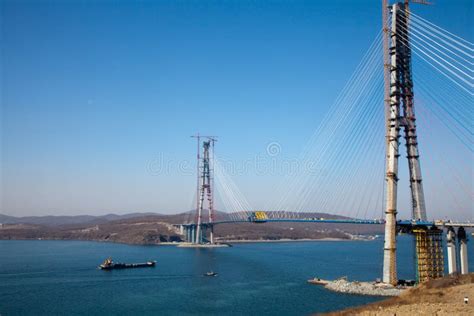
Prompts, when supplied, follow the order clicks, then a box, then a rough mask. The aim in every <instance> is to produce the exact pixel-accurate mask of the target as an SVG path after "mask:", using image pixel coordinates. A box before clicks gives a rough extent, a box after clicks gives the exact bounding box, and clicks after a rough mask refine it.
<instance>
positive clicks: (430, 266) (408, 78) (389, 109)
mask: <svg viewBox="0 0 474 316" xmlns="http://www.w3.org/2000/svg"><path fill="white" fill-rule="evenodd" d="M415 2H418V3H425V2H423V1H421V2H420V1H415ZM425 4H426V3H425ZM390 18H391V19H390ZM409 18H410V10H409V2H408V1H405V2H403V3H402V2H399V3H395V4H393V5H388V4H387V0H384V1H383V26H384V30H383V31H384V72H385V73H384V78H385V99H384V103H385V113H386V114H385V116H386V117H385V119H386V177H385V178H386V205H385V219H386V224H385V242H384V263H383V281H384V282H385V283H390V284H394V285H395V284H396V283H397V281H398V280H397V267H396V265H397V264H396V235H397V221H396V215H397V183H398V160H399V159H398V158H399V156H400V154H399V144H400V136H401V135H400V130H402V129H403V137H404V138H405V146H406V153H407V156H406V157H407V159H408V170H409V179H410V191H411V206H412V214H411V216H412V219H414V220H421V221H426V220H427V217H426V207H425V197H424V193H423V184H422V176H421V168H420V160H419V159H420V154H419V149H418V140H417V133H416V117H415V110H414V102H413V80H412V65H411V47H410V32H409V30H410V19H409ZM389 20H391V24H390V25H389V23H388V21H389ZM421 230H423V229H417V230H413V231H411V232H410V233H413V234H415V241H416V249H417V258H418V260H417V268H418V273H417V275H419V276H425V275H426V276H429V277H437V276H439V274H440V273H441V275H442V270H441V271H439V269H442V264H441V267H439V265H440V261H439V260H440V259H439V258H440V255H441V256H442V248H441V242H440V236H441V231H434V230H433V231H431V230H430V231H423V232H422V231H421ZM441 260H442V258H441ZM441 262H442V261H441Z"/></svg>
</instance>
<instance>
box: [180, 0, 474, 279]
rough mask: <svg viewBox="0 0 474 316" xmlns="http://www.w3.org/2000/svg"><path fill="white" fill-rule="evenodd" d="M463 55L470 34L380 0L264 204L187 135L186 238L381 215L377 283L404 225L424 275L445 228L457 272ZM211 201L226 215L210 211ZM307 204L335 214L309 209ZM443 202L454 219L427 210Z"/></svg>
mask: <svg viewBox="0 0 474 316" xmlns="http://www.w3.org/2000/svg"><path fill="white" fill-rule="evenodd" d="M413 2H418V3H420V2H421V3H425V2H424V1H413ZM473 61H474V45H473V43H471V42H470V41H468V40H466V39H464V38H462V37H461V36H458V35H456V34H454V33H452V32H450V31H448V30H446V29H444V28H442V27H440V26H438V25H436V24H434V23H432V22H430V21H428V20H427V19H425V18H423V17H421V16H419V15H417V14H415V13H413V12H411V11H410V7H409V2H408V1H405V2H403V3H402V2H400V3H394V4H390V5H389V4H388V3H387V1H383V24H382V29H381V30H380V31H379V32H378V34H377V35H376V36H375V38H374V40H373V41H372V43H371V44H370V46H369V49H368V50H367V52H366V53H365V55H364V56H363V58H362V60H361V62H360V63H359V65H358V66H357V67H356V69H355V71H354V73H353V74H352V76H351V77H350V79H349V80H348V81H347V84H346V85H345V86H344V88H343V89H342V91H341V93H340V94H339V96H338V97H337V99H336V101H335V102H334V104H333V105H332V106H331V107H330V109H329V111H328V113H327V115H326V117H325V118H324V119H323V120H322V121H321V122H320V123H319V125H318V128H317V130H316V131H315V133H314V134H313V135H312V136H311V138H310V139H309V141H308V143H307V145H306V146H305V148H304V149H303V151H302V153H301V155H300V156H299V157H298V159H297V161H298V164H299V166H300V168H298V170H296V172H292V173H288V174H287V175H285V176H283V178H282V179H281V181H280V182H279V183H277V184H276V185H275V187H274V188H273V190H272V192H273V195H274V198H273V199H272V201H270V202H269V203H268V205H267V206H266V207H265V208H264V210H262V211H258V210H255V209H254V208H253V207H252V206H251V205H250V203H249V202H248V201H247V199H246V198H245V196H244V194H243V193H242V192H241V191H240V190H239V188H238V186H237V185H236V184H235V182H234V181H233V180H232V178H231V176H230V175H229V172H227V170H226V167H225V165H224V163H223V161H222V160H221V159H220V158H219V157H217V156H216V155H215V154H214V147H215V144H216V141H217V138H216V137H213V136H198V137H197V144H198V155H197V158H198V168H197V175H198V177H197V191H196V213H195V216H193V217H192V218H189V221H188V222H187V223H184V224H183V225H181V227H182V229H183V234H184V235H185V237H186V239H187V241H188V242H190V243H193V244H196V245H202V244H211V245H212V244H214V236H213V228H214V226H215V225H221V224H226V223H242V222H252V223H255V224H262V223H268V222H315V223H331V224H334V225H337V224H359V225H360V224H366V225H384V226H385V235H384V238H385V243H384V267H383V281H384V282H386V283H391V284H396V283H397V270H396V235H397V234H398V233H399V232H405V233H410V234H413V236H414V238H415V244H416V247H415V248H416V260H415V261H416V265H417V269H416V271H417V279H418V280H419V281H423V280H426V279H429V278H436V277H440V276H442V275H443V274H444V255H443V249H442V244H443V238H442V237H443V236H442V233H443V230H444V229H445V230H447V247H448V251H447V256H448V258H447V260H448V267H449V273H454V272H457V271H458V266H459V269H460V272H461V273H467V250H466V247H467V246H466V245H467V233H466V231H465V228H467V227H474V223H473V222H470V220H473V219H474V209H473V208H474V206H473V205H474V203H473V198H474V195H473V190H472V184H473V183H472V182H473V181H472V179H473V168H472V167H473V164H472V161H473V126H472V122H473V118H474V117H473V116H474V112H473V106H472V105H473V85H474V78H473V75H474V72H473ZM415 113H416V114H415ZM402 138H403V141H402V140H401V139H402ZM201 141H202V142H201ZM402 143H403V144H404V145H405V146H404V147H405V150H402V149H400V148H399V147H400V144H402ZM277 149H278V148H277ZM273 150H274V148H268V154H269V155H270V156H274V154H275V152H274V151H273ZM402 154H403V155H406V157H404V156H402ZM405 158H406V161H407V162H408V163H407V164H402V163H399V162H402V161H405ZM421 162H423V171H424V172H423V173H422V168H421ZM400 180H401V181H400ZM407 180H408V181H407ZM399 182H400V183H403V185H401V186H400V187H399V185H398V184H399ZM215 193H217V199H216V201H215V200H214V198H215ZM206 204H207V206H206ZM216 204H218V205H219V209H220V210H226V211H227V215H226V218H216V216H215V215H216V214H215V208H216ZM315 210H317V211H318V212H320V213H322V212H324V213H330V214H336V215H343V216H344V217H345V219H330V218H314V217H309V216H308V214H309V213H310V212H314V211H315ZM408 210H409V211H408ZM446 212H448V213H449V214H450V217H452V218H450V219H447V218H444V219H436V218H433V215H432V214H438V216H440V215H441V214H445V213H446ZM457 247H459V250H460V251H459V254H458V252H457V250H456V248H457ZM457 260H459V264H458V262H457Z"/></svg>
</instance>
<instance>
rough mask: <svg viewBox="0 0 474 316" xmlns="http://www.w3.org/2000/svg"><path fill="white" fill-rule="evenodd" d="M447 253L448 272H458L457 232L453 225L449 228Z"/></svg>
mask: <svg viewBox="0 0 474 316" xmlns="http://www.w3.org/2000/svg"><path fill="white" fill-rule="evenodd" d="M447 253H448V272H449V274H454V273H457V270H458V269H457V264H456V234H455V232H454V229H453V228H452V227H449V228H448V234H447Z"/></svg>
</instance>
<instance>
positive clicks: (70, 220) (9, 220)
mask: <svg viewBox="0 0 474 316" xmlns="http://www.w3.org/2000/svg"><path fill="white" fill-rule="evenodd" d="M150 215H160V214H157V213H130V214H125V215H117V214H107V215H101V216H93V215H74V216H53V215H47V216H25V217H15V216H9V215H3V214H0V223H2V224H31V225H45V226H61V225H77V224H100V223H106V222H110V221H116V220H121V219H129V218H134V217H144V216H150Z"/></svg>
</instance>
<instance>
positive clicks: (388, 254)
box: [383, 4, 400, 285]
mask: <svg viewBox="0 0 474 316" xmlns="http://www.w3.org/2000/svg"><path fill="white" fill-rule="evenodd" d="M397 12H398V6H397V5H396V4H395V5H393V6H392V36H391V45H390V73H391V75H390V77H391V82H390V87H391V88H390V115H389V117H388V119H387V122H386V129H387V130H386V133H387V134H386V155H387V156H386V176H385V179H386V181H387V189H386V202H385V203H386V205H385V240H384V255H383V282H384V283H389V284H393V285H396V284H397V254H396V251H397V239H396V238H397V237H396V234H397V232H396V224H397V223H396V222H397V220H396V216H397V181H398V177H397V174H398V156H399V154H398V145H399V137H400V124H399V113H400V93H399V85H400V83H399V82H398V77H397V65H398V63H397V61H398V60H397V57H398V53H397V37H398V36H399V35H398V33H397V32H398V30H397V21H398V18H397Z"/></svg>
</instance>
